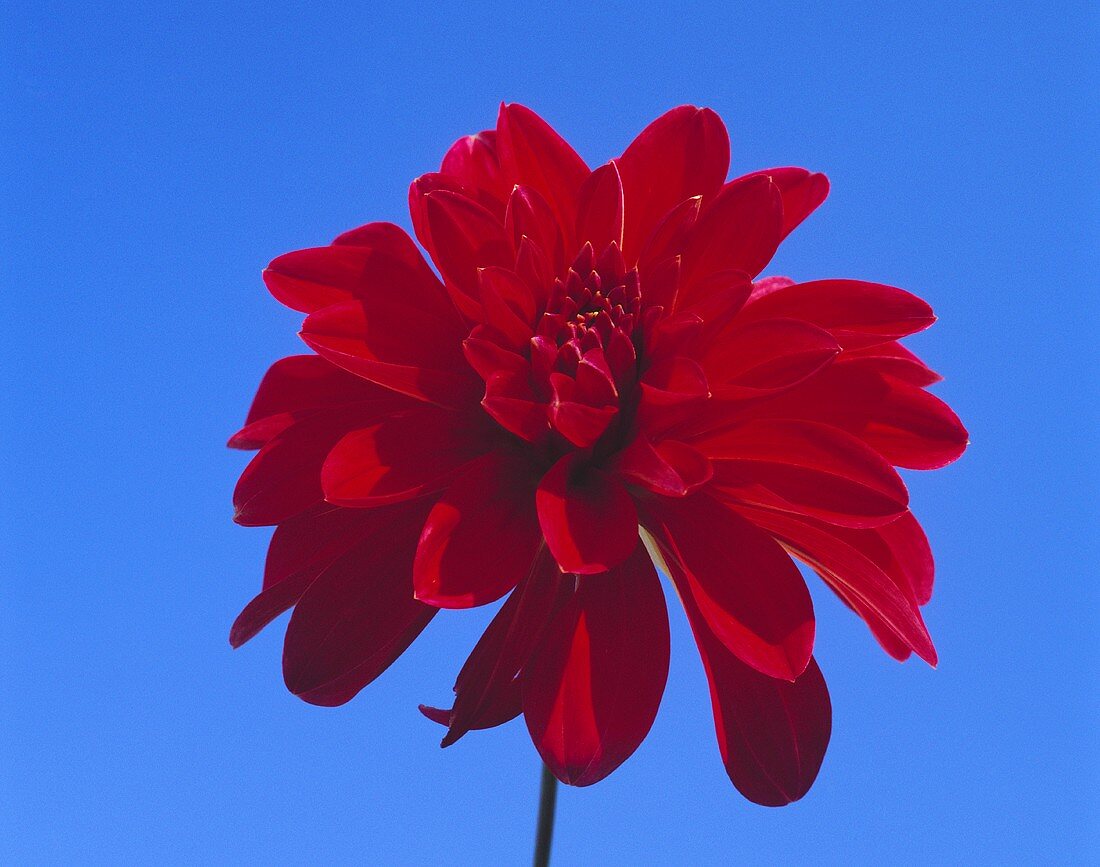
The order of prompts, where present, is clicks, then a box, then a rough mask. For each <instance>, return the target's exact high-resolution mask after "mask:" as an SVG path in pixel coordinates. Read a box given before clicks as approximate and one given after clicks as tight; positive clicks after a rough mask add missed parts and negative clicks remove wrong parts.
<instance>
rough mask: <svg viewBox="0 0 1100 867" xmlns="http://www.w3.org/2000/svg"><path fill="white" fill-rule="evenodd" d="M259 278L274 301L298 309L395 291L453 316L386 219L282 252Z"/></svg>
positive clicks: (407, 241)
mask: <svg viewBox="0 0 1100 867" xmlns="http://www.w3.org/2000/svg"><path fill="white" fill-rule="evenodd" d="M263 277H264V283H266V284H267V287H268V289H269V290H270V291H271V294H272V295H274V296H275V298H276V299H278V300H279V301H281V302H282V303H283V304H285V305H287V306H288V307H291V308H293V309H294V310H300V311H302V312H303V313H313V312H314V311H316V310H320V309H321V308H323V307H328V306H330V305H332V304H339V303H341V302H344V301H350V300H352V299H353V298H364V297H368V296H370V295H373V294H387V295H389V294H400V295H401V296H402V297H406V298H409V299H415V301H414V303H415V304H416V305H417V306H419V307H423V308H426V309H431V310H435V311H437V312H438V313H439V315H440V316H444V317H447V316H453V315H454V310H453V308H452V307H451V304H450V301H449V300H448V298H447V295H446V293H445V292H444V291H443V287H442V286H441V285H440V283H439V280H438V279H437V278H436V276H435V275H434V274H433V273H432V270H431V268H429V267H428V264H427V263H426V262H425V261H424V257H423V256H421V255H420V251H419V250H418V249H417V248H416V245H415V244H414V243H413V242H412V239H411V238H410V237H409V236H408V235H406V234H405V232H404V230H403V229H400V228H398V227H397V226H395V225H393V224H392V223H368V224H367V225H366V226H361V227H359V228H358V229H353V230H351V231H350V232H345V233H344V234H343V235H341V236H340V237H338V238H337V239H336V240H335V241H334V242H333V244H332V245H331V246H328V247H314V248H310V249H306V250H296V251H294V252H293V253H286V254H285V255H282V256H279V257H278V258H276V259H274V260H273V261H272V262H271V264H270V265H268V266H267V268H266V269H265V270H264V274H263ZM395 290H399V291H398V292H395Z"/></svg>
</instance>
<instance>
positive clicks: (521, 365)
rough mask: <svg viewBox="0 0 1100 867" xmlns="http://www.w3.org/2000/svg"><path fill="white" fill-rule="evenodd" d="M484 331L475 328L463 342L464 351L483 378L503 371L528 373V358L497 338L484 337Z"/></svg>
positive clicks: (486, 378) (471, 364)
mask: <svg viewBox="0 0 1100 867" xmlns="http://www.w3.org/2000/svg"><path fill="white" fill-rule="evenodd" d="M484 333H485V332H483V331H479V330H478V329H476V328H475V329H474V331H473V332H471V336H470V337H468V338H466V340H464V341H463V342H462V352H463V354H464V355H465V356H466V360H467V361H468V362H470V367H472V368H473V369H474V370H476V371H477V372H478V375H479V376H480V377H481V378H482V379H485V380H488V379H489V377H491V376H492V375H493V374H494V373H499V372H501V371H505V372H507V373H512V374H526V372H527V370H528V368H529V365H528V363H527V359H526V358H524V357H523V356H521V355H518V354H516V353H515V352H513V351H511V350H510V349H505V348H504V347H503V346H501V345H500V344H499V343H497V342H496V340H495V339H488V338H486V337H483V336H482V335H483V334H484Z"/></svg>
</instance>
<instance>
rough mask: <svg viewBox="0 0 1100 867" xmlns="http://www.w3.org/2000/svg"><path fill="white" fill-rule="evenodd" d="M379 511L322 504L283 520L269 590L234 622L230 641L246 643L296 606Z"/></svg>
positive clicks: (267, 571)
mask: <svg viewBox="0 0 1100 867" xmlns="http://www.w3.org/2000/svg"><path fill="white" fill-rule="evenodd" d="M375 514H376V513H372V512H364V511H360V510H357V509H336V508H333V507H332V506H330V505H328V504H327V503H322V504H319V505H317V506H315V507H314V508H312V509H310V510H309V511H307V512H303V513H302V514H301V515H299V516H297V517H295V518H291V519H290V520H288V521H284V522H283V523H282V524H280V525H279V526H278V527H277V528H276V529H275V535H274V536H272V537H271V545H270V546H269V547H268V549H267V564H266V566H265V568H264V583H263V591H262V592H261V593H260V594H259V595H258V596H256V598H254V599H253V600H252V601H251V602H249V603H248V605H246V606H245V608H244V610H243V611H242V612H241V613H240V615H239V616H238V617H237V619H236V621H235V622H234V623H233V628H232V629H231V630H230V631H229V643H230V644H231V645H232V646H233V647H240V646H241V645H242V644H244V643H245V642H246V641H248V640H249V639H250V638H252V637H253V636H254V635H255V634H256V633H257V632H259V631H260V630H261V629H263V628H264V627H265V626H267V624H268V623H270V622H271V621H272V620H274V619H275V618H276V617H278V616H279V615H280V614H282V613H283V612H284V611H286V610H287V609H288V608H290V607H291V606H293V605H295V604H296V603H297V602H298V600H299V599H300V598H301V596H302V594H303V593H304V592H305V591H306V589H307V588H308V587H309V585H310V584H312V583H313V581H314V579H315V578H316V577H317V576H318V575H320V574H321V573H322V572H324V571H325V570H326V569H327V568H328V567H329V566H330V565H332V563H333V562H334V561H335V560H337V559H339V558H340V557H342V556H343V555H344V554H346V553H347V552H348V551H350V550H351V549H352V548H353V547H355V546H356V545H358V544H359V543H360V542H361V541H362V540H363V538H364V537H365V536H366V535H367V526H368V524H369V522H370V520H371V518H372V516H374V515H375Z"/></svg>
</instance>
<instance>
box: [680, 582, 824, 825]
mask: <svg viewBox="0 0 1100 867" xmlns="http://www.w3.org/2000/svg"><path fill="white" fill-rule="evenodd" d="M683 601H684V608H685V609H686V610H687V612H688V619H689V621H690V622H691V628H692V631H693V632H694V633H695V643H696V644H697V645H698V647H699V655H700V656H701V657H702V659H703V668H704V669H705V670H706V673H707V680H708V682H709V683H710V700H711V707H712V709H713V711H714V730H715V734H716V735H717V737H718V749H719V750H720V751H721V754H722V763H723V764H724V765H725V767H726V773H727V774H729V778H730V781H731V782H732V783H733V784H734V785H735V786H736V787H737V790H738V791H739V792H740V793H741V794H742V795H744V796H745V797H746V798H748V799H749V800H750V801H752V802H753V803H756V804H761V805H763V806H765V807H782V806H784V805H785V804H789V803H791V802H792V801H797V800H798V799H799V798H801V797H802V796H803V795H805V794H806V793H807V792H808V791H809V790H810V786H812V785H813V782H814V780H815V779H817V772H818V770H819V769H820V768H821V762H822V759H824V757H825V750H826V749H827V748H828V746H829V736H830V734H831V733H832V705H831V703H830V701H829V691H828V689H827V688H826V686H825V679H824V678H823V677H822V676H821V670H820V669H819V668H818V666H817V662H816V661H815V660H813V659H812V658H811V659H810V661H809V663H808V664H807V666H806V670H805V671H803V672H802V674H800V675H799V676H798V678H797V680H795V681H794V682H787V681H784V680H778V679H776V678H773V677H768V676H767V675H764V674H761V673H760V672H758V671H756V670H755V669H753V668H750V667H749V666H747V665H745V664H744V663H743V662H741V661H740V660H739V659H738V658H737V657H736V656H735V655H734V654H732V653H730V652H729V650H728V649H727V648H726V647H725V645H724V644H723V643H722V642H721V641H720V640H719V639H718V638H717V637H716V636H715V635H714V633H713V632H711V629H710V627H709V626H708V624H707V621H706V618H705V617H703V616H702V614H701V613H700V612H699V609H698V608H697V607H696V606H695V604H694V601H693V600H692V598H691V597H690V596H685V597H684V599H683Z"/></svg>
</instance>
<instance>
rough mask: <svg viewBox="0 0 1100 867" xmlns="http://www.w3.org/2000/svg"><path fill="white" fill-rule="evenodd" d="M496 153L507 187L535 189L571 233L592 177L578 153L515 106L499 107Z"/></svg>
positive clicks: (529, 110) (542, 124) (545, 123)
mask: <svg viewBox="0 0 1100 867" xmlns="http://www.w3.org/2000/svg"><path fill="white" fill-rule="evenodd" d="M497 150H498V153H499V154H500V162H501V167H502V169H503V171H504V177H505V178H506V179H507V182H508V184H509V185H511V184H526V185H528V186H531V187H534V189H535V190H536V191H538V193H539V195H541V196H542V197H543V198H544V199H545V200H546V201H547V203H548V204H549V205H550V207H551V208H552V209H553V210H554V213H555V214H556V215H557V218H558V223H559V224H560V225H561V226H562V228H563V229H570V230H571V229H572V226H573V221H574V220H575V219H576V214H577V197H578V195H579V193H580V188H581V184H582V183H584V180H585V178H587V177H588V175H589V171H588V166H587V165H585V163H584V160H582V159H581V158H580V157H579V156H577V153H576V151H574V150H573V148H571V147H570V146H569V145H568V144H567V143H566V142H565V140H564V139H563V138H562V137H561V136H559V135H558V134H557V133H556V132H554V130H553V129H552V128H551V127H550V125H549V124H548V123H547V122H546V121H544V120H543V119H542V118H541V117H539V116H538V115H537V114H535V113H534V112H533V111H531V109H529V108H525V107H524V106H522V105H516V104H512V105H503V104H502V105H501V107H500V114H499V115H498V116H497ZM547 252H549V251H547Z"/></svg>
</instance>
